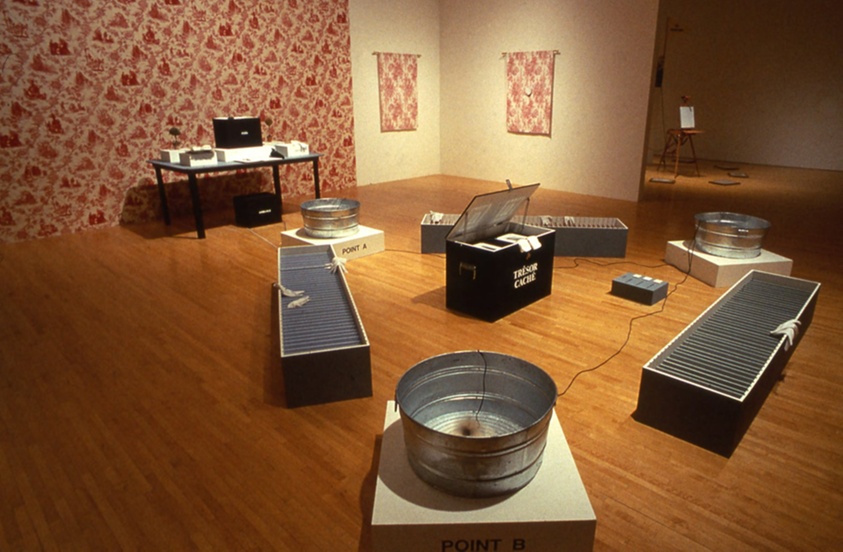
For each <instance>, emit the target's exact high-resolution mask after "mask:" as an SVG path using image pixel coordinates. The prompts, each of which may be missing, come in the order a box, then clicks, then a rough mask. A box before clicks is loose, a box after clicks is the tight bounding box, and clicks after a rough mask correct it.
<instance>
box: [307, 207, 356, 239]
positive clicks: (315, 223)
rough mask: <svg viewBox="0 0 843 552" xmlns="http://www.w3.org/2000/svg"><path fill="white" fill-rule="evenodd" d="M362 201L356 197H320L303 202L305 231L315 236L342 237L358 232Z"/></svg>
mask: <svg viewBox="0 0 843 552" xmlns="http://www.w3.org/2000/svg"><path fill="white" fill-rule="evenodd" d="M359 213H360V202H359V201H357V200H355V199H343V198H320V199H312V200H310V201H305V202H304V203H302V204H301V215H302V221H303V224H304V231H305V233H307V235H309V236H311V237H314V238H342V237H346V236H351V235H354V234H356V233H357V232H358V231H359V230H360V227H359V224H358V221H357V218H358V215H359Z"/></svg>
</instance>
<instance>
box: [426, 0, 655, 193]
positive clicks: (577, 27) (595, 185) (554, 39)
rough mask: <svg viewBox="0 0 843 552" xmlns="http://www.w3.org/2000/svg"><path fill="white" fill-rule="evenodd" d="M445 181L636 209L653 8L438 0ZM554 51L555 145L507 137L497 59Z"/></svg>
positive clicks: (650, 3) (587, 1) (573, 1)
mask: <svg viewBox="0 0 843 552" xmlns="http://www.w3.org/2000/svg"><path fill="white" fill-rule="evenodd" d="M440 9H441V18H440V21H441V26H442V31H441V37H442V38H441V91H442V92H441V94H442V99H441V106H442V107H441V120H442V130H441V152H442V153H441V155H442V171H441V172H442V173H444V174H449V175H456V176H466V177H471V178H480V179H486V180H493V181H499V182H501V183H503V182H504V181H505V180H506V179H507V178H509V179H511V180H512V182H513V183H517V184H528V183H531V182H541V184H542V186H543V187H547V188H551V189H557V190H566V191H570V192H575V193H582V194H590V195H597V196H603V197H612V198H620V199H628V200H636V199H637V198H638V193H639V186H640V182H641V179H642V178H643V173H642V170H643V169H642V167H643V159H644V156H645V150H646V130H647V110H648V103H649V93H650V77H651V73H652V66H653V51H654V44H655V32H656V20H657V15H658V0H628V1H624V2H594V1H593V0H564V1H559V0H530V1H523V0H522V1H512V0H482V1H481V0H442V1H441V3H440ZM534 50H556V51H558V55H557V56H556V62H555V82H554V92H553V117H552V127H551V128H552V130H551V135H550V136H549V137H548V136H536V135H524V134H513V133H508V132H507V131H506V91H505V78H504V77H505V62H506V57H505V56H504V55H502V54H504V53H505V52H519V51H534Z"/></svg>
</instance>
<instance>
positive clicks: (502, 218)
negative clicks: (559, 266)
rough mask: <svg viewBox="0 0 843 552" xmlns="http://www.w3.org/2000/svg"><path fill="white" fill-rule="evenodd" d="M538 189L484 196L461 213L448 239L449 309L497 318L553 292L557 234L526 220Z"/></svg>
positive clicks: (446, 299) (530, 186)
mask: <svg viewBox="0 0 843 552" xmlns="http://www.w3.org/2000/svg"><path fill="white" fill-rule="evenodd" d="M538 187H539V184H531V185H529V186H522V187H520V188H509V189H507V190H501V191H498V192H491V193H487V194H480V195H477V196H475V197H474V199H473V200H472V201H471V203H469V205H468V207H466V209H465V211H463V213H462V215H461V216H460V218H459V219H458V220H457V222H456V224H454V227H453V228H452V229H451V231H450V233H448V236H447V238H446V240H445V258H446V261H445V290H446V291H445V296H446V297H445V303H446V306H447V307H448V308H449V309H452V310H455V311H459V312H463V313H466V314H470V315H472V316H475V317H477V318H480V319H482V320H486V321H489V322H493V321H495V320H497V319H499V318H502V317H504V316H506V315H508V314H511V313H513V312H515V311H517V310H519V309H521V308H523V307H525V306H527V305H529V304H530V303H533V302H535V301H537V300H539V299H541V298H542V297H546V296H548V295H550V291H551V287H552V284H553V252H554V246H555V243H554V241H555V238H556V234H555V232H554V231H553V230H548V229H545V228H540V227H538V226H531V225H528V224H525V223H524V218H526V215H527V208H528V206H529V203H530V196H532V194H533V193H534V192H535V191H536V189H537V188H538ZM520 209H523V210H524V214H523V217H519V218H518V220H516V219H514V218H513V217H515V215H516V213H517V212H518V211H519V210H520Z"/></svg>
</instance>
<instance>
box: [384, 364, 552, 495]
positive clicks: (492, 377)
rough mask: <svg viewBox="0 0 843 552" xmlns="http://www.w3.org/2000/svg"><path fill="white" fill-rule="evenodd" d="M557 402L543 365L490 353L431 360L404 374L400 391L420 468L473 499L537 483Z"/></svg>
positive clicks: (431, 480) (410, 446) (412, 454)
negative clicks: (536, 479) (536, 476)
mask: <svg viewBox="0 0 843 552" xmlns="http://www.w3.org/2000/svg"><path fill="white" fill-rule="evenodd" d="M556 398H557V390H556V384H555V383H554V382H553V380H552V379H551V377H550V376H549V375H548V374H547V373H546V372H544V371H543V370H542V369H541V368H539V367H538V366H535V365H534V364H531V363H529V362H527V361H524V360H521V359H519V358H516V357H513V356H510V355H504V354H501V353H495V352H490V351H460V352H455V353H446V354H442V355H438V356H434V357H431V358H428V359H426V360H424V361H422V362H420V363H418V364H416V365H415V366H413V367H411V368H410V369H409V370H407V372H405V373H404V375H403V376H402V377H401V379H400V380H399V382H398V385H397V386H396V393H395V400H396V405H397V406H398V408H399V410H400V414H401V424H402V428H403V430H404V444H405V446H406V450H407V458H408V460H409V463H410V466H411V467H412V469H413V471H414V472H415V473H416V475H418V476H419V478H420V479H421V480H422V481H424V482H426V483H428V484H429V485H431V486H433V487H436V488H438V489H440V490H442V491H444V492H446V493H449V494H452V495H457V496H462V497H470V498H481V497H492V496H498V495H503V494H509V493H513V492H515V491H517V490H518V489H521V488H523V487H524V486H526V485H527V484H528V483H529V482H530V481H531V480H532V479H533V477H534V476H535V475H536V473H537V472H538V470H539V467H540V466H541V460H542V455H543V453H544V448H545V444H546V440H547V431H548V427H549V425H550V420H551V417H552V414H553V407H554V405H555V404H556Z"/></svg>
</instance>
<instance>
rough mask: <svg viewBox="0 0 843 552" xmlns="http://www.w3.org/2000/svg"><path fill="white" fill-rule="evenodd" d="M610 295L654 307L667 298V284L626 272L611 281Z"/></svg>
mask: <svg viewBox="0 0 843 552" xmlns="http://www.w3.org/2000/svg"><path fill="white" fill-rule="evenodd" d="M612 295H617V296H618V297H623V298H624V299H629V300H630V301H635V302H636V303H644V304H645V305H655V304H656V303H658V302H659V301H661V300H662V299H664V298H665V297H667V282H665V281H663V280H657V279H655V278H650V277H649V276H642V275H641V274H633V273H632V272H627V273H626V274H624V275H623V276H618V277H617V278H615V279H614V280H612Z"/></svg>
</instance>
